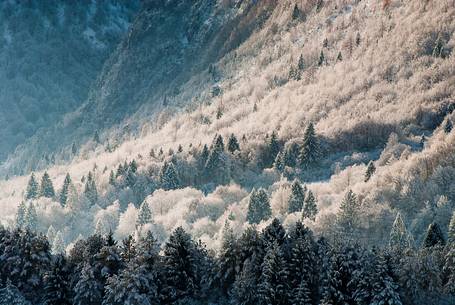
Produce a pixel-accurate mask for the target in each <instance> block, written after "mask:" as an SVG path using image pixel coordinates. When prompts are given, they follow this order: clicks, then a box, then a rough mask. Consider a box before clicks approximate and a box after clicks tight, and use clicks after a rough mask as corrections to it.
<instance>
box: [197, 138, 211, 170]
mask: <svg viewBox="0 0 455 305" xmlns="http://www.w3.org/2000/svg"><path fill="white" fill-rule="evenodd" d="M209 154H210V152H209V148H208V146H207V144H204V147H203V148H202V151H201V153H200V154H199V157H198V167H199V170H200V171H202V170H204V169H205V164H206V163H207V160H208V158H209Z"/></svg>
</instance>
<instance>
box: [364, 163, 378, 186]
mask: <svg viewBox="0 0 455 305" xmlns="http://www.w3.org/2000/svg"><path fill="white" fill-rule="evenodd" d="M375 172H376V166H374V163H373V161H370V162H369V163H368V167H367V171H366V173H365V182H368V181H369V180H370V179H371V177H372V176H373V174H374V173H375Z"/></svg>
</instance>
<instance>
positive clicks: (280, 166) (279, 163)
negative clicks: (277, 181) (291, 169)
mask: <svg viewBox="0 0 455 305" xmlns="http://www.w3.org/2000/svg"><path fill="white" fill-rule="evenodd" d="M273 168H274V169H276V170H277V171H278V172H280V173H281V172H283V171H284V169H285V164H284V153H283V152H282V151H280V152H279V153H278V155H276V158H275V161H274V162H273Z"/></svg>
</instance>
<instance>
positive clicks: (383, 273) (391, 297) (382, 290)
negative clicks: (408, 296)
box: [371, 256, 402, 305]
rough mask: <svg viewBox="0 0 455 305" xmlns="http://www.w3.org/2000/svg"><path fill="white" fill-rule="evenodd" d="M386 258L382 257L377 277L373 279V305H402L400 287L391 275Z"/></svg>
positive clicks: (379, 261)
mask: <svg viewBox="0 0 455 305" xmlns="http://www.w3.org/2000/svg"><path fill="white" fill-rule="evenodd" d="M390 269H391V267H390V266H389V263H388V259H387V258H386V257H382V256H381V257H380V258H379V260H378V263H377V265H376V270H375V273H374V274H375V276H374V279H373V291H374V292H373V299H372V302H371V305H383V304H388V305H401V304H402V303H401V299H400V294H399V292H398V288H399V287H398V285H397V284H396V283H395V281H394V280H393V277H392V274H390V271H389V270H390Z"/></svg>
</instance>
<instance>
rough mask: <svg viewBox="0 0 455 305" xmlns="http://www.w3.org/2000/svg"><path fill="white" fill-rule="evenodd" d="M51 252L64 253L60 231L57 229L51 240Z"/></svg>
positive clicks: (55, 253)
mask: <svg viewBox="0 0 455 305" xmlns="http://www.w3.org/2000/svg"><path fill="white" fill-rule="evenodd" d="M52 254H54V255H57V254H65V245H64V241H63V235H62V232H60V231H57V233H56V234H55V237H54V239H53V240H52Z"/></svg>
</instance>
